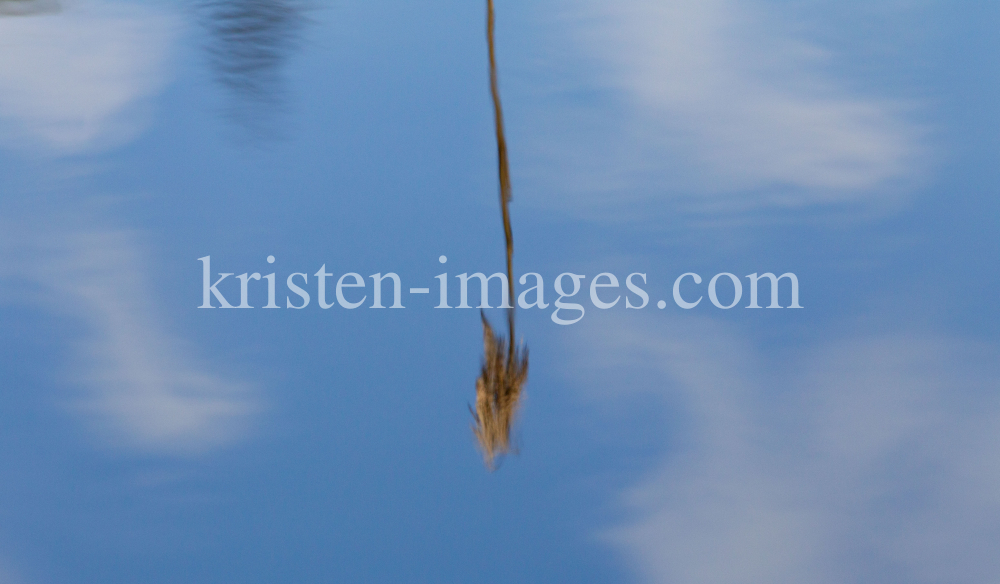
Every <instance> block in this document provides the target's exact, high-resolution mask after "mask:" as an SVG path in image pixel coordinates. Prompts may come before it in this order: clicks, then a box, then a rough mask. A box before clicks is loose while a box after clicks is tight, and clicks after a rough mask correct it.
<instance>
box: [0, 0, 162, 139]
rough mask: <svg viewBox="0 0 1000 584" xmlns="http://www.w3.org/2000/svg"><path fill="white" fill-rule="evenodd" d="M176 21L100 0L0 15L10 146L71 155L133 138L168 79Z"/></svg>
mask: <svg viewBox="0 0 1000 584" xmlns="http://www.w3.org/2000/svg"><path fill="white" fill-rule="evenodd" d="M174 27H175V21H174V19H173V18H172V17H171V16H169V15H167V14H165V13H162V12H160V11H158V10H156V9H153V8H151V7H149V6H147V5H143V4H124V3H121V4H116V3H108V2H103V1H100V0H94V1H89V2H88V1H81V2H80V3H78V4H77V3H70V4H66V5H64V10H62V11H61V12H58V13H56V14H39V15H32V16H19V17H11V18H0V128H2V129H3V134H4V137H3V139H2V144H3V145H4V146H6V147H8V148H17V149H38V148H43V149H46V150H51V151H55V152H56V153H76V152H79V151H82V150H85V149H89V148H102V147H109V146H114V145H117V144H119V143H122V142H124V141H127V140H129V139H131V138H132V137H133V136H134V135H135V134H136V133H137V132H138V131H139V130H141V127H142V125H143V119H142V117H143V116H142V115H141V106H142V105H143V104H142V100H143V99H144V98H148V97H150V96H152V95H154V94H155V93H156V92H157V91H159V89H160V88H161V87H162V86H163V84H164V81H165V70H164V69H165V67H164V65H165V60H166V54H167V48H168V46H169V43H170V39H171V36H172V31H173V29H174Z"/></svg>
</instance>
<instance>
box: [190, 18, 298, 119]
mask: <svg viewBox="0 0 1000 584" xmlns="http://www.w3.org/2000/svg"><path fill="white" fill-rule="evenodd" d="M201 6H202V7H203V9H204V10H205V11H206V14H207V21H206V26H207V27H208V29H209V33H210V36H211V42H210V43H209V45H208V52H209V56H210V60H211V66H212V69H213V70H214V73H215V77H216V79H217V80H218V81H219V82H220V83H221V84H222V85H223V86H225V87H226V88H228V89H229V90H230V91H231V92H232V93H233V95H234V97H235V98H236V104H235V106H236V107H235V109H234V111H233V113H234V114H235V116H236V117H237V118H239V121H241V122H243V123H245V124H247V125H249V126H251V127H254V128H256V129H261V128H260V127H261V125H262V122H265V121H266V116H267V114H269V113H270V112H271V111H272V110H273V109H275V108H276V107H278V106H280V104H281V93H282V85H281V67H282V65H283V64H284V63H285V61H286V60H287V59H288V54H289V52H290V51H291V50H292V48H294V46H295V40H296V35H297V33H298V31H299V28H300V25H301V23H302V15H301V5H300V4H298V3H295V0H291V1H290V0H206V1H205V2H204V3H203V4H202V5H201ZM264 125H266V124H264Z"/></svg>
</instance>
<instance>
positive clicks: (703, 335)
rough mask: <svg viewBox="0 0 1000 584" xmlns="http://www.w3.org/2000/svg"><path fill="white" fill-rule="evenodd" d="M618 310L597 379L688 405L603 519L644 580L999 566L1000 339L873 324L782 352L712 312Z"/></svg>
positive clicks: (987, 575)
mask: <svg viewBox="0 0 1000 584" xmlns="http://www.w3.org/2000/svg"><path fill="white" fill-rule="evenodd" d="M592 324H593V323H592ZM611 324H612V323H610V322H605V323H601V325H600V326H602V330H601V331H600V334H595V335H593V336H590V341H589V342H591V343H594V344H593V345H590V346H587V347H583V351H584V352H583V353H581V356H582V358H581V362H583V363H586V364H587V366H586V372H587V374H588V377H587V385H588V386H590V384H591V383H594V379H595V377H593V376H597V377H598V378H599V377H601V376H602V375H618V376H619V377H617V379H616V381H617V382H616V383H610V382H609V381H608V380H605V387H615V388H616V389H617V390H621V389H622V388H623V384H622V382H621V375H623V371H628V373H625V374H624V375H627V376H631V377H630V378H631V380H632V381H633V382H634V383H633V384H632V385H633V386H635V387H639V388H642V390H643V392H644V393H643V394H642V395H641V396H638V397H639V398H641V399H642V400H644V402H646V403H649V402H650V400H652V401H654V402H659V403H661V404H663V405H665V406H666V407H668V408H670V409H671V411H672V412H675V414H676V415H675V414H671V417H672V418H676V421H675V422H674V424H675V427H673V428H670V429H669V430H665V431H664V432H663V436H664V438H663V440H664V442H669V443H666V444H665V446H666V454H665V459H664V460H663V461H662V462H661V463H660V466H659V468H658V469H657V470H655V471H654V472H653V473H651V475H650V476H649V477H648V478H646V479H644V480H643V481H642V482H641V483H640V484H639V485H637V486H636V487H635V488H633V489H630V490H629V491H628V492H627V493H626V494H625V496H624V503H625V505H626V506H627V507H628V508H629V509H631V519H630V520H628V521H626V522H625V523H624V524H622V525H620V526H619V527H617V528H615V529H612V530H609V531H607V532H605V533H604V534H603V535H602V538H603V539H604V540H605V541H608V542H609V543H611V544H612V545H614V546H616V547H617V548H618V549H620V550H621V551H622V552H623V553H624V554H626V556H628V557H629V558H631V559H632V560H633V561H634V565H635V566H636V567H637V569H638V571H639V572H640V573H641V574H642V575H643V576H644V577H645V580H647V581H650V582H670V583H674V584H686V583H699V584H705V583H717V584H736V583H759V582H769V583H775V584H780V583H789V584H791V583H795V584H802V583H831V584H833V583H840V582H857V581H863V582H907V583H914V582H917V583H919V582H928V583H930V582H953V583H965V582H968V583H973V582H987V581H990V582H992V581H996V580H998V579H1000V563H998V562H997V560H996V549H995V548H996V545H995V544H996V542H997V541H1000V451H998V450H997V448H996V445H997V444H998V443H1000V394H998V393H997V389H998V387H997V385H998V382H997V380H998V379H1000V350H998V349H997V348H996V347H993V346H979V345H975V344H971V343H965V342H960V341H955V340H950V339H936V338H915V337H907V336H896V337H882V338H866V339H853V340H847V341H843V342H839V343H833V344H830V345H827V346H823V347H818V348H816V349H815V350H813V351H811V352H808V353H806V354H804V355H800V356H798V357H794V358H786V359H783V360H782V361H781V362H774V363H768V362H767V361H766V360H765V359H763V358H761V357H760V356H757V355H755V354H754V352H753V351H752V350H751V349H750V348H749V347H748V346H747V345H746V344H745V343H743V342H741V341H740V340H739V339H738V338H737V337H736V336H735V335H733V334H732V332H731V331H729V330H727V329H725V328H724V327H721V326H718V325H715V324H713V323H706V322H693V321H691V320H690V319H683V320H677V321H670V322H669V323H666V324H664V323H660V325H661V326H659V327H657V329H656V330H654V329H651V328H634V329H627V328H618V329H617V330H616V331H615V332H611V333H610V334H609V328H612V329H613V328H614V326H613V325H612V326H610V327H609V326H608V325H611ZM609 368H610V369H609ZM609 371H611V372H609ZM589 374H593V376H591V375H589ZM600 383H601V381H600V379H598V380H597V384H596V386H597V387H599V386H600ZM618 397H619V398H620V397H621V396H620V394H619V396H618ZM605 398H607V397H605ZM635 398H636V396H633V399H635ZM668 434H669V435H672V436H673V437H674V438H673V439H669V440H668V439H667V438H666V436H667V435H668Z"/></svg>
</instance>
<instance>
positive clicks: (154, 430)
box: [0, 224, 256, 454]
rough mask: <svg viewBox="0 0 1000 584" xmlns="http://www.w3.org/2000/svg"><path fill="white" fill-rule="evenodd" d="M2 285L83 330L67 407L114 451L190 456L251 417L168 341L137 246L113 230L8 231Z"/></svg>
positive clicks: (236, 392)
mask: <svg viewBox="0 0 1000 584" xmlns="http://www.w3.org/2000/svg"><path fill="white" fill-rule="evenodd" d="M5 231H6V232H7V237H6V238H3V239H2V240H0V243H2V244H3V245H2V246H0V251H3V252H5V253H4V254H3V255H4V256H6V257H4V260H5V264H6V266H7V267H6V269H5V272H6V273H5V274H0V275H5V276H6V277H7V278H9V279H11V280H19V281H22V282H25V283H27V284H28V286H29V287H30V290H32V291H33V294H32V295H33V300H34V301H37V302H40V303H41V305H42V307H43V308H45V309H47V310H50V311H53V312H56V313H64V314H66V315H67V316H70V317H71V318H75V319H79V320H81V321H82V322H84V323H85V325H86V332H85V333H84V336H83V337H82V338H81V339H80V340H79V341H77V342H76V343H75V345H74V346H75V348H76V363H75V364H74V365H73V366H72V367H71V371H72V378H71V380H70V381H69V383H70V385H73V386H77V387H82V388H83V389H84V390H85V394H84V397H83V398H81V399H78V400H74V401H73V402H72V403H71V404H70V407H71V408H72V409H73V410H74V411H77V412H79V413H80V414H81V415H83V416H84V417H85V419H87V420H88V421H90V422H91V423H92V425H93V427H94V428H95V429H96V431H97V432H98V433H99V434H100V435H102V436H103V437H105V438H106V439H108V441H109V442H110V443H111V444H113V445H114V446H116V447H119V448H123V449H126V450H137V451H143V452H161V453H169V454H189V453H197V452H201V451H205V450H209V449H212V448H215V447H218V446H221V445H224V444H226V443H229V442H230V441H232V440H233V439H235V438H238V437H239V436H240V435H241V434H242V433H243V431H244V430H245V427H246V424H247V422H248V421H249V417H250V416H251V415H252V414H253V413H254V411H255V410H256V406H255V403H254V401H253V399H252V396H251V392H250V389H249V387H248V386H247V384H246V383H245V382H243V381H242V380H239V379H234V378H226V377H224V376H222V375H220V374H217V373H213V372H211V371H210V370H209V368H208V367H207V366H206V364H205V363H203V362H202V361H201V360H199V359H197V358H196V357H195V354H194V352H193V351H192V350H191V349H190V348H189V347H187V346H186V344H185V343H183V342H182V341H181V340H180V339H179V338H177V337H176V336H174V335H173V334H171V333H170V332H168V329H167V327H166V326H165V324H164V322H163V321H162V320H161V319H160V317H159V316H158V313H157V310H156V309H155V302H156V301H155V294H154V293H153V291H152V289H151V287H150V285H149V283H148V282H147V276H146V275H145V274H146V271H147V266H148V262H147V261H146V260H145V258H144V257H143V254H141V253H140V252H139V251H138V250H139V249H141V245H140V242H139V240H138V237H137V236H136V235H135V234H134V233H132V232H129V231H125V230H114V229H96V228H94V227H93V226H88V228H87V229H74V228H73V227H67V226H66V225H65V224H64V225H63V226H62V228H60V229H49V230H40V231H36V232H33V233H29V232H28V230H24V229H16V228H11V227H10V226H9V225H8V226H7V229H5Z"/></svg>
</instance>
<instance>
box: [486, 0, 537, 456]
mask: <svg viewBox="0 0 1000 584" xmlns="http://www.w3.org/2000/svg"><path fill="white" fill-rule="evenodd" d="M486 10H487V18H486V39H487V44H488V45H489V57H490V93H491V95H492V97H493V113H494V122H495V125H496V137H497V163H498V174H499V178H500V209H501V212H502V214H503V230H504V239H505V240H506V243H507V286H508V289H507V293H508V298H509V299H510V305H511V307H510V308H508V309H507V332H508V339H509V341H505V340H504V339H503V337H502V336H500V335H497V334H496V333H494V332H493V328H492V327H491V326H490V323H489V321H488V320H486V316H485V315H483V316H482V319H483V352H484V358H483V367H482V372H481V373H480V375H479V379H478V380H477V381H476V411H475V421H476V425H475V427H474V428H473V431H474V432H475V434H476V438H477V439H478V440H479V446H480V448H482V450H483V459H484V460H485V462H486V466H487V467H488V468H490V469H491V470H492V469H493V468H495V461H496V457H497V456H501V455H503V454H506V453H507V452H509V451H510V428H511V423H512V421H513V419H514V414H515V413H517V407H518V404H519V400H520V397H521V390H522V388H523V387H524V383H525V381H527V379H528V350H527V348H526V347H524V348H519V347H516V346H515V345H514V338H515V337H514V306H515V303H514V302H515V301H514V236H513V233H512V231H511V226H510V208H509V207H510V199H511V188H510V170H509V165H508V162H507V140H506V138H505V137H504V128H503V109H502V108H501V106H500V89H499V85H498V82H497V64H496V50H495V48H494V45H495V43H494V20H495V19H494V11H493V0H487V1H486Z"/></svg>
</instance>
